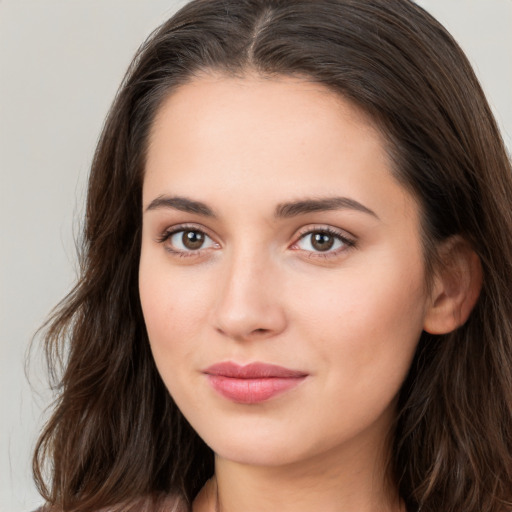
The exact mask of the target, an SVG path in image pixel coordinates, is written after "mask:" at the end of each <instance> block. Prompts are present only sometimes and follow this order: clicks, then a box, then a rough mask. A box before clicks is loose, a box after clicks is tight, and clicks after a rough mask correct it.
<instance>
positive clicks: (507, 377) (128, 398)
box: [34, 0, 512, 512]
mask: <svg viewBox="0 0 512 512" xmlns="http://www.w3.org/2000/svg"><path fill="white" fill-rule="evenodd" d="M204 70H216V71H221V72H223V73H226V74H230V75H233V74H240V75H243V74H244V72H246V71H247V70H255V71H257V72H259V73H261V74H262V75H265V76H272V75H277V74H279V75H300V76H306V77H308V78H309V79H311V80H314V81H316V82H318V83H321V84H324V85H325V86H327V87H328V88H330V89H332V90H334V91H336V92H337V93H339V94H341V95H342V96H343V97H345V98H347V99H349V100H350V101H352V102H353V103H354V104H355V105H357V106H358V107H359V108H361V109H362V110H363V111H365V112H366V113H367V114H369V115H370V117H371V118H372V119H373V120H374V121H375V122H376V124H377V125H378V126H379V127H380V128H381V130H382V133H383V134H384V135H385V137H386V139H387V141H388V149H389V152H390V154H391V155H392V157H393V161H394V163H395V172H396V176H397V177H398V179H399V180H400V181H401V182H402V183H403V184H404V185H405V186H406V187H408V189H409V190H410V191H411V193H413V194H414V195H415V196H416V197H417V198H418V200H419V202H420V204H421V207H422V215H423V238H424V245H425V257H426V261H427V264H429V265H430V267H429V268H430V270H431V271H432V269H433V263H432V262H433V261H434V260H435V248H436V246H437V245H438V243H439V242H441V241H443V240H445V239H446V238H448V237H450V236H452V235H455V234H458V235H460V236H462V237H464V238H465V239H466V240H467V241H468V242H469V243H470V244H471V245H472V247H473V248H474V250H475V252H476V253H477V254H478V256H479V257H480V260H481V263H482V268H483V275H484V278H483V288H482V291H481V295H480V298H479V301H478V303H477V305H476V307H475V309H474V311H473V312H472V314H471V316H470V318H469V320H468V321H467V323H466V324H465V325H464V326H462V327H460V328H459V329H457V330H456V331H455V332H453V333H450V334H448V335H443V336H435V335H429V334H426V333H424V334H423V335H422V337H421V339H420V340H419V345H418V349H417V354H416V357H415V359H414V362H413V364H412V367H411V370H410V373H409V375H408V377H407V379H406V381H405V383H404V385H403V388H402V390H401V394H400V398H399V415H398V418H397V423H396V428H395V434H394V441H393V458H392V461H391V464H392V465H393V470H394V475H395V478H396V481H397V485H398V486H399V491H400V495H401V497H402V498H403V500H404V501H405V503H406V505H407V508H408V510H409V511H419V510H421V512H455V511H457V512H460V511H464V512H498V511H500V512H501V511H503V510H505V509H510V507H512V503H511V501H512V496H511V494H512V325H511V323H512V320H511V318H512V208H511V204H510V202H511V199H512V171H511V166H510V161H509V159H508V156H507V154H506V150H505V148H504V144H503V142H502V139H501V137H500V134H499V131H498V129H497V127H496V123H495V120H494V119H493V116H492V113H491V111H490V108H489V106H488V104H487V102H486V100H485V97H484V94H483V92H482V90H481V88H480V86H479V84H478V81H477V79H476V78H475V75H474V73H473V71H472V69H471V67H470V65H469V63H468V61H467V59H466V57H465V56H464V54H463V52H462V51H461V49H460V48H459V47H458V45H457V44H456V43H455V42H454V40H453V39H452V37H451V36H450V35H449V34H448V33H447V32H446V30H445V29H444V28H443V27H442V26H441V25H440V24H439V23H438V22H437V21H436V20H434V19H433V18H432V17H431V16H430V15H429V14H427V13H426V12H425V11H424V10H422V9H421V8H420V7H418V6H417V5H415V4H414V3H413V2H411V1H409V0H195V1H193V2H191V3H189V4H187V5H186V6H185V7H183V8H182V9H181V10H180V11H179V12H178V13H177V14H176V15H175V16H173V17H172V18H171V19H170V20H169V21H167V22H166V23H164V24H163V25H162V26H161V27H160V28H158V29H157V30H156V31H155V32H154V33H153V34H152V35H151V36H150V37H149V39H148V40H147V41H146V42H145V43H144V44H143V46H142V47H141V48H140V50H139V51H138V53H137V55H136V57H135V59H134V61H133V63H132V65H131V66H130V68H129V70H128V73H127V75H126V77H125V80H124V81H123V84H122V85H121V88H120V90H119V92H118V95H117V97H116V99H115V102H114V104H113V106H112V108H111V110H110V113H109V115H108V117H107V120H106V122H105V126H104V129H103V133H102V135H101V138H100V141H99V144H98V147H97V150H96V153H95V157H94V161H93V165H92V170H91V175H90V181H89V190H88V198H87V213H86V220H85V226H84V232H83V238H82V245H81V253H80V264H81V276H80V279H79V282H78V284H77V285H76V287H75V288H74V289H73V291H72V292H71V293H70V294H69V295H68V296H67V297H66V298H65V299H64V300H63V302H62V303H61V304H60V306H59V307H58V309H57V310H56V312H55V313H54V315H53V316H52V317H51V318H50V320H49V321H48V323H47V324H46V326H45V341H46V351H47V356H48V361H49V365H50V369H51V371H52V375H53V377H54V385H55V386H56V390H57V399H56V403H55V409H54V413H53V416H52V417H51V418H50V420H49V422H48V424H47V425H46V428H45V429H44V431H43V433H42V435H41V437H40V439H39V442H38V445H37V450H36V454H35V457H34V473H35V478H36V482H37V483H38V485H39V488H40V490H41V492H42V494H43V496H44V498H45V499H46V500H47V502H48V504H49V505H51V506H53V507H55V509H56V510H66V511H68V510H69V511H71V510H73V511H77V512H78V511H86V510H87V511H90V510H94V509H98V508H102V507H107V506H108V507H112V510H114V509H116V506H117V507H118V508H123V510H127V509H128V508H129V506H128V505H126V503H131V504H132V508H133V506H134V507H135V508H137V507H138V506H139V505H136V504H137V503H139V504H140V501H137V500H140V499H141V498H145V497H152V498H153V499H154V500H156V501H155V503H156V502H157V501H158V498H159V496H166V495H167V496H168V495H169V494H174V495H179V496H183V497H184V499H185V500H186V501H188V502H191V500H192V499H193V498H194V496H195V495H196V493H197V492H198V490H199V489H200V488H201V487H202V485H204V483H205V481H206V480H207V478H209V477H210V476H211V475H212V473H213V454H212V452H211V450H210V449H209V448H208V447H207V446H206V445H205V444H204V442H203V441H202V440H201V439H200V438H199V437H198V436H197V434H196V433H195V432H194V430H193V429H192V428H191V427H190V425H189V424H188V423H187V421H186V420H185V419H184V417H183V416H182V415H181V413H180V411H179V410H178V408H177V407H176V405H175V404H174V402H173V400H172V398H171V397H170V396H169V394H168V392H167V390H166V389H165V387H164V385H163V383H162V381H161V379H160V377H159V375H158V372H157V370H156V367H155V364H154V362H153V358H152V356H151V352H150V349H149V343H148V339H147V334H146V330H145V326H144V321H143V317H142V313H141V307H140V303H139V296H138V285H137V273H138V260H139V252H140V243H141V242H140V235H141V213H142V212H141V188H142V180H143V173H144V163H145V152H146V149H147V138H148V131H149V129H150V126H151V124H152V120H153V118H154V116H155V113H156V111H157V110H158V107H159V105H160V104H161V102H162V100H163V99H164V98H165V97H166V95H168V94H169V92H170V91H172V89H173V88H174V87H176V86H178V85H180V84H183V83H186V82H188V81H190V80H193V79H194V76H195V75H196V74H197V73H200V72H201V71H204ZM59 362H61V366H59ZM46 475H47V476H48V477H49V478H48V483H47V484H46V483H45V481H46V479H45V477H46ZM121 503H124V505H119V504H121ZM155 506H156V505H155Z"/></svg>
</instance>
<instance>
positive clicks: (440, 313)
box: [423, 237, 482, 334]
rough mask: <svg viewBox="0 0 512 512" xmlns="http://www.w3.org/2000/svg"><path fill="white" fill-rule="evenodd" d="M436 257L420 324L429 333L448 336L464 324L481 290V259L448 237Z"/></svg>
mask: <svg viewBox="0 0 512 512" xmlns="http://www.w3.org/2000/svg"><path fill="white" fill-rule="evenodd" d="M439 256H440V257H439V265H438V267H439V268H437V269H436V274H435V276H434V283H433V286H432V293H431V297H430V303H429V305H428V309H427V311H426V314H425V319H424V325H423V329H424V330H425V331H427V332H429V333H430V334H447V333H449V332H451V331H454V330H455V329H457V327H460V326H461V325H463V324H464V323H465V322H466V320H467V319H468V317H469V315H470V313H471V311H472V310H473V308H474V306H475V304H476V302H477V300H478V297H479V295H480V290H481V288H482V265H481V263H480V258H479V257H478V255H477V254H476V253H475V251H474V250H473V249H472V247H471V246H470V244H469V243H468V242H467V241H465V240H464V239H462V238H460V237H454V238H451V239H450V240H448V241H447V242H446V243H445V244H443V247H442V248H441V250H440V255H439Z"/></svg>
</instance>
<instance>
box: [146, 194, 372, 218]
mask: <svg viewBox="0 0 512 512" xmlns="http://www.w3.org/2000/svg"><path fill="white" fill-rule="evenodd" d="M160 208H172V209H174V210H180V211H182V212H186V213H193V214H196V215H202V216H204V217H211V218H217V215H216V214H215V212H214V211H213V210H212V209H211V208H210V207H209V206H208V205H207V204H205V203H203V202H201V201H195V200H193V199H189V198H187V197H182V196H158V197H157V198H155V199H153V201H151V203H149V205H148V206H147V208H146V211H151V210H158V209H160ZM333 210H356V211H359V212H362V213H366V214H368V215H371V216H373V217H375V218H377V219H378V218H379V216H378V215H377V214H376V213H375V212H374V211H373V210H370V208H367V207H366V206H364V205H363V204H361V203H360V202H358V201H356V200H354V199H350V198H349V197H326V198H322V199H301V200H298V201H290V202H286V203H280V204H278V205H277V206H276V209H275V211H274V217H276V218H281V219H283V218H290V217H296V216H299V215H305V214H307V213H314V212H321V211H333Z"/></svg>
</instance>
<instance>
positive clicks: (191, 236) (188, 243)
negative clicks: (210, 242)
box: [181, 231, 204, 251]
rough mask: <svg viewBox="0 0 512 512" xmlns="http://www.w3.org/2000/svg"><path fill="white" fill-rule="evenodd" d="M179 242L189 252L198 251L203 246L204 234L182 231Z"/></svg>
mask: <svg viewBox="0 0 512 512" xmlns="http://www.w3.org/2000/svg"><path fill="white" fill-rule="evenodd" d="M181 241H182V242H183V245H184V246H185V247H186V248H187V249H190V250H191V251H194V250H197V249H200V248H201V246H202V245H203V244H204V233H201V232H200V231H184V232H183V236H182V237H181Z"/></svg>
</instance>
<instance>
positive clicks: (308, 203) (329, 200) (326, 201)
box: [274, 197, 379, 219]
mask: <svg viewBox="0 0 512 512" xmlns="http://www.w3.org/2000/svg"><path fill="white" fill-rule="evenodd" d="M332 210H356V211H358V212H362V213H367V214H368V215H372V216H373V217H375V218H376V219H378V218H379V216H378V215H377V214H376V213H375V212H374V211H373V210H370V208H367V207H366V206H364V205H363V204H361V203H359V202H358V201H356V200H354V199H350V198H349V197H326V198H322V199H303V200H300V201H292V202H289V203H281V204H279V205H277V207H276V210H275V213H274V215H275V217H278V218H289V217H295V216H298V215H304V214H306V213H313V212H321V211H332Z"/></svg>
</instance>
